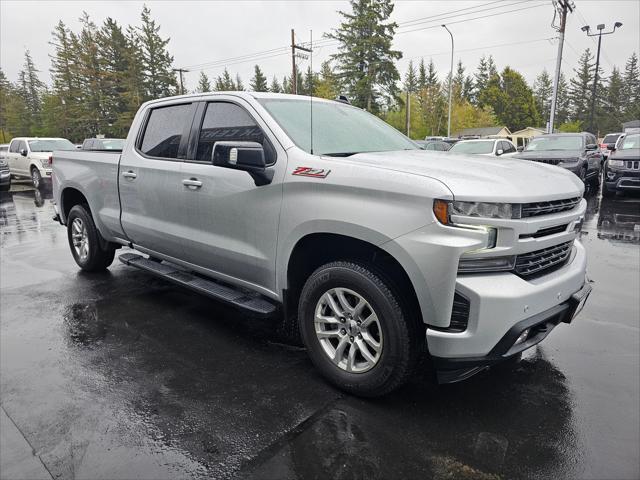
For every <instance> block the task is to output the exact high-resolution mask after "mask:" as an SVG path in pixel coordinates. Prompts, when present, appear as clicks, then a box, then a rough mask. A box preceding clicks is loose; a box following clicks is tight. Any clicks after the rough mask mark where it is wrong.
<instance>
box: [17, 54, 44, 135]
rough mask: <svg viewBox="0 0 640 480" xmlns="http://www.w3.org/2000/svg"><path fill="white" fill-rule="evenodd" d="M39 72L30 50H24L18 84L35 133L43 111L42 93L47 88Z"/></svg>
mask: <svg viewBox="0 0 640 480" xmlns="http://www.w3.org/2000/svg"><path fill="white" fill-rule="evenodd" d="M38 73H40V70H38V69H37V68H36V66H35V64H34V63H33V59H32V58H31V53H30V52H29V50H26V51H25V52H24V65H23V69H22V70H21V71H20V73H19V74H18V85H19V92H20V94H21V95H22V98H23V99H24V103H25V106H26V107H27V111H28V112H29V117H30V120H29V123H30V125H31V129H32V132H33V133H36V132H37V126H38V124H39V121H40V113H41V111H42V95H43V94H44V92H45V90H46V87H45V84H44V83H43V82H42V81H41V80H40V78H39V77H38Z"/></svg>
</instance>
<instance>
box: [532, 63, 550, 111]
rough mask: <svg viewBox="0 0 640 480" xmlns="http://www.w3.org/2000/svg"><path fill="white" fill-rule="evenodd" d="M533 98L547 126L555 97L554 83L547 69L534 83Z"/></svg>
mask: <svg viewBox="0 0 640 480" xmlns="http://www.w3.org/2000/svg"><path fill="white" fill-rule="evenodd" d="M533 96H534V98H535V100H536V108H537V109H538V112H540V115H541V117H542V118H541V120H542V123H544V124H546V122H547V120H548V119H549V115H550V112H551V100H552V97H553V81H552V80H551V76H550V75H549V72H547V70H546V69H544V70H542V72H540V74H539V75H538V76H537V77H536V79H535V81H534V82H533Z"/></svg>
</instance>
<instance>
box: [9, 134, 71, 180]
mask: <svg viewBox="0 0 640 480" xmlns="http://www.w3.org/2000/svg"><path fill="white" fill-rule="evenodd" d="M54 150H57V151H61V150H76V147H75V145H74V144H73V143H71V142H70V141H69V140H67V139H65V138H38V137H16V138H14V139H12V140H11V143H10V144H9V151H8V152H7V154H6V158H7V163H8V164H9V170H10V172H11V175H13V176H14V177H29V178H31V181H32V182H33V186H34V187H35V188H40V187H41V186H42V185H43V179H45V178H49V179H50V178H51V162H50V158H51V155H52V153H53V151H54Z"/></svg>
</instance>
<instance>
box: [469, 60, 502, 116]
mask: <svg viewBox="0 0 640 480" xmlns="http://www.w3.org/2000/svg"><path fill="white" fill-rule="evenodd" d="M497 74H498V69H497V68H496V64H495V62H494V61H493V56H491V55H489V57H486V56H485V55H483V56H482V57H480V63H479V64H478V69H477V71H476V73H475V74H474V86H473V93H472V94H471V100H472V101H473V103H474V104H478V102H479V98H480V94H481V92H482V91H483V90H484V89H485V88H486V86H487V84H488V83H489V80H490V79H491V77H492V76H494V75H497Z"/></svg>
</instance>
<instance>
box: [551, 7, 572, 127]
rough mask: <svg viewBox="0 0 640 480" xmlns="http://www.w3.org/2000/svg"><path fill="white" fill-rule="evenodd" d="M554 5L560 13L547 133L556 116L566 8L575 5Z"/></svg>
mask: <svg viewBox="0 0 640 480" xmlns="http://www.w3.org/2000/svg"><path fill="white" fill-rule="evenodd" d="M554 7H555V8H556V10H557V11H558V13H560V27H559V28H558V33H559V34H560V37H559V38H558V55H557V57H556V73H555V76H554V78H553V96H552V97H551V112H549V122H547V133H553V123H554V121H555V117H556V108H557V102H558V84H559V83H560V72H561V68H560V67H561V65H562V47H563V46H564V31H565V27H566V26H567V10H568V11H569V12H571V13H573V9H574V8H575V5H574V4H573V2H572V1H571V0H558V1H557V3H556V2H554Z"/></svg>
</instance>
